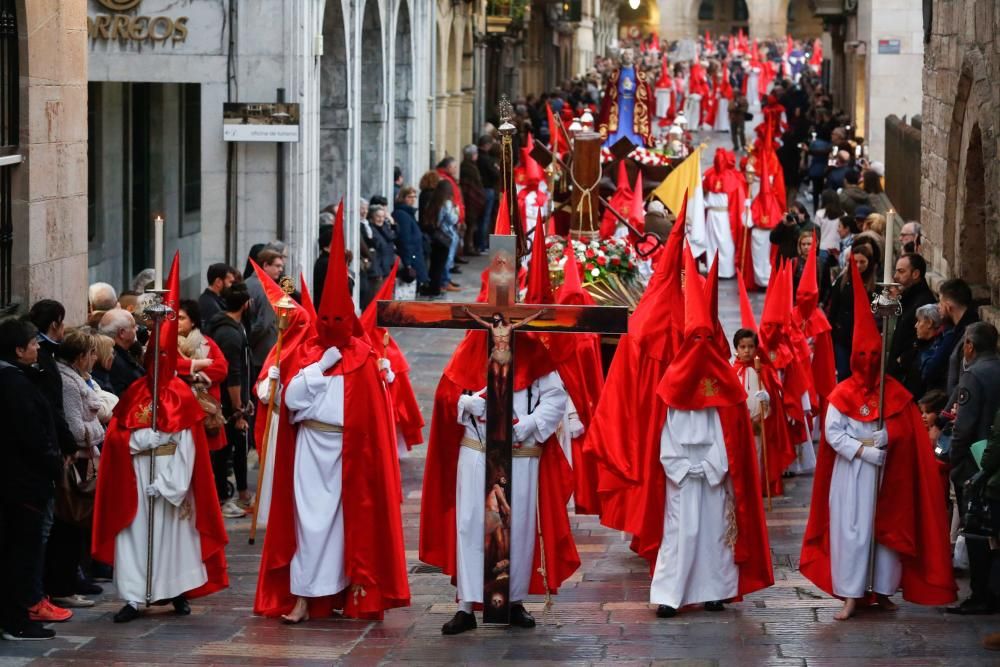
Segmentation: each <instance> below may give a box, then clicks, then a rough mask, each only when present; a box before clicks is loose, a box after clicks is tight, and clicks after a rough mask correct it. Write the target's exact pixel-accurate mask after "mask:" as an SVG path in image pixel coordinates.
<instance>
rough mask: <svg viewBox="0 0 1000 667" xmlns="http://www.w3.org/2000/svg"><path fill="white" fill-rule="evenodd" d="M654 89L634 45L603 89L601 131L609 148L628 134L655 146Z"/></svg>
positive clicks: (642, 143)
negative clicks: (638, 61)
mask: <svg viewBox="0 0 1000 667" xmlns="http://www.w3.org/2000/svg"><path fill="white" fill-rule="evenodd" d="M652 104H654V98H653V89H652V87H650V85H649V82H648V81H647V80H646V75H645V73H643V72H640V71H639V70H638V69H637V68H636V66H635V63H634V60H633V56H632V51H631V49H625V51H623V52H622V61H621V65H620V66H619V68H618V69H617V70H615V71H614V72H612V74H611V76H610V77H609V78H608V84H607V87H606V88H605V89H604V98H603V99H602V100H601V112H600V115H599V116H598V124H597V127H598V131H599V132H600V133H601V136H602V137H603V138H604V146H605V147H608V148H610V147H611V146H612V145H613V144H614V143H615V142H616V141H618V140H619V139H621V138H623V137H625V138H627V139H629V141H631V142H632V143H633V144H635V145H636V146H652V145H653V135H652V130H653V127H652V119H653V116H652V113H653V110H652V107H651V105H652Z"/></svg>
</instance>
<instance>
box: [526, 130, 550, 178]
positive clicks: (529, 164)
mask: <svg viewBox="0 0 1000 667" xmlns="http://www.w3.org/2000/svg"><path fill="white" fill-rule="evenodd" d="M524 143H525V145H524V148H522V149H521V166H522V168H523V169H524V185H525V187H527V188H528V189H529V190H534V189H535V188H537V187H538V184H539V183H541V182H542V181H544V180H545V172H544V171H542V166H541V165H540V164H538V162H537V161H536V160H535V158H533V157H531V151H532V149H533V148H534V147H535V139H534V137H532V136H531V132H528V136H527V139H526V140H525V142H524Z"/></svg>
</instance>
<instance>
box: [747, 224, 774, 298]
mask: <svg viewBox="0 0 1000 667" xmlns="http://www.w3.org/2000/svg"><path fill="white" fill-rule="evenodd" d="M750 258H751V259H752V260H753V281H754V284H755V285H757V287H767V284H768V283H769V282H771V230H770V229H760V228H759V227H754V228H753V229H751V230H750Z"/></svg>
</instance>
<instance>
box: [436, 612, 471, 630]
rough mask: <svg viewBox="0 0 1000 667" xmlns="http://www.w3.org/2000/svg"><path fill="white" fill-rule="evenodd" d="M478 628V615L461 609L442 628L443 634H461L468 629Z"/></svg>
mask: <svg viewBox="0 0 1000 667" xmlns="http://www.w3.org/2000/svg"><path fill="white" fill-rule="evenodd" d="M475 629H476V615H475V614H470V613H468V612H464V611H459V612H458V613H456V614H455V615H454V616H453V617H452V619H451V620H450V621H448V622H447V623H445V624H444V627H442V628H441V634H442V635H460V634H462V633H463V632H465V631H466V630H475Z"/></svg>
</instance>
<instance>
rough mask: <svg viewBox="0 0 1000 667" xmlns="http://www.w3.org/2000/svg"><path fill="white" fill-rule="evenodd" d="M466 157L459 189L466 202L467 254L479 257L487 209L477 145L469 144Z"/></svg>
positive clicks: (465, 150) (461, 170) (465, 151)
mask: <svg viewBox="0 0 1000 667" xmlns="http://www.w3.org/2000/svg"><path fill="white" fill-rule="evenodd" d="M462 152H463V153H464V155H465V157H464V158H463V159H462V165H461V167H459V187H461V188H462V200H463V201H464V202H465V239H464V246H465V254H466V255H478V254H479V249H478V248H476V247H475V239H476V236H477V235H478V233H479V232H478V230H479V225H480V223H481V222H482V218H483V211H484V210H485V209H486V191H485V190H484V189H483V180H482V176H480V174H479V165H478V164H477V161H478V160H479V149H478V148H477V147H476V146H475V144H469V145H468V146H466V147H465V148H464V149H463V151H462Z"/></svg>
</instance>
